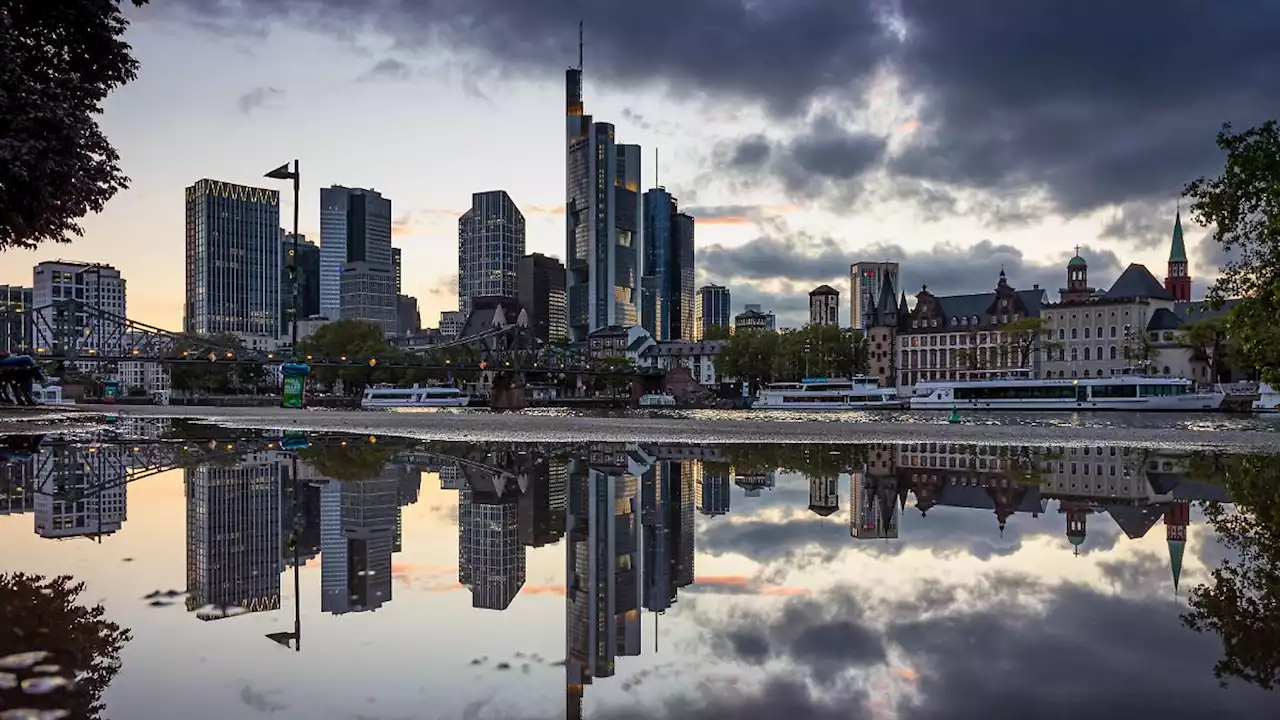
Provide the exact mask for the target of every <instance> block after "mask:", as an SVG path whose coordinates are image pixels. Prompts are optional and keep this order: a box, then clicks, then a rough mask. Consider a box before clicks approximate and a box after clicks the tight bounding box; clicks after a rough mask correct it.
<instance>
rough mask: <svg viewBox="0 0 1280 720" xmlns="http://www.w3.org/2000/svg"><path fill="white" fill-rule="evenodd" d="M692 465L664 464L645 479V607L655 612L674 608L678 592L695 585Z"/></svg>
mask: <svg viewBox="0 0 1280 720" xmlns="http://www.w3.org/2000/svg"><path fill="white" fill-rule="evenodd" d="M691 465H692V463H681V462H673V461H670V460H663V461H660V462H658V463H656V464H654V466H653V469H652V470H651V471H650V473H648V474H646V475H645V477H644V483H643V486H642V487H643V489H642V491H641V496H642V499H643V503H642V504H643V518H644V539H645V543H644V549H645V553H644V556H645V560H644V576H645V583H644V584H645V600H644V607H645V609H646V610H651V611H653V612H663V611H665V610H666V609H667V608H669V607H671V604H672V603H674V602H675V601H676V594H677V593H676V591H677V589H678V588H682V587H685V586H687V585H689V584H690V583H692V582H693V512H694V500H693V473H692V472H690V471H689V466H691ZM655 632H656V629H655Z"/></svg>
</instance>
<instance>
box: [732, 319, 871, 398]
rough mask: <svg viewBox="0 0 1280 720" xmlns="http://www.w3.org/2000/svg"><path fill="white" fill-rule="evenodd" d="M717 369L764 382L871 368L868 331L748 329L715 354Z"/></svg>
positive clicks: (814, 327)
mask: <svg viewBox="0 0 1280 720" xmlns="http://www.w3.org/2000/svg"><path fill="white" fill-rule="evenodd" d="M713 362H714V363H715V366H716V374H718V375H720V376H722V377H732V378H738V379H740V380H743V381H744V382H749V383H752V384H753V385H759V384H761V383H770V382H792V381H796V380H800V379H802V378H805V377H820V376H821V377H849V376H852V375H861V374H864V373H866V371H867V364H868V356H867V340H866V337H865V336H864V335H863V334H862V333H861V332H858V331H854V332H852V333H845V332H843V331H841V330H840V328H838V327H836V326H834V325H806V326H805V327H803V328H801V329H799V330H793V331H787V332H774V331H772V330H743V331H740V332H737V333H735V334H734V335H733V336H731V337H730V338H729V342H728V344H727V345H725V348H724V350H723V351H722V352H721V353H720V354H719V355H717V356H715V359H714V360H713Z"/></svg>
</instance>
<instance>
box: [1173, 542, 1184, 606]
mask: <svg viewBox="0 0 1280 720" xmlns="http://www.w3.org/2000/svg"><path fill="white" fill-rule="evenodd" d="M1186 549H1187V541H1186V540H1170V541H1169V570H1171V571H1172V572H1173V592H1174V594H1177V592H1178V581H1179V580H1180V579H1181V578H1182V553H1183V551H1184V550H1186Z"/></svg>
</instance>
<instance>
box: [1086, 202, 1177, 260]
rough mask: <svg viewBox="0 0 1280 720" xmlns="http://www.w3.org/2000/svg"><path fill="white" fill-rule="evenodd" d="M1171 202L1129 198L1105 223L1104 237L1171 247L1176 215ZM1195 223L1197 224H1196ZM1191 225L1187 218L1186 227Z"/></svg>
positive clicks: (1143, 245)
mask: <svg viewBox="0 0 1280 720" xmlns="http://www.w3.org/2000/svg"><path fill="white" fill-rule="evenodd" d="M1168 204H1169V203H1167V202H1160V201H1156V202H1142V201H1135V202H1128V203H1124V204H1123V205H1120V206H1119V207H1117V208H1116V209H1115V211H1114V212H1113V213H1112V215H1111V219H1110V220H1108V221H1107V223H1106V225H1103V226H1102V237H1103V238H1104V239H1107V240H1119V241H1120V242H1124V243H1129V244H1131V245H1135V246H1137V247H1140V248H1155V247H1160V246H1161V245H1163V246H1164V247H1166V248H1168V247H1169V245H1170V243H1172V242H1173V217H1172V216H1171V215H1170V214H1169V213H1168V210H1167V206H1168ZM1191 227H1195V226H1194V225H1192V226H1191ZM1186 229H1187V222H1186V218H1185V217H1184V218H1183V230H1184V231H1185V230H1186Z"/></svg>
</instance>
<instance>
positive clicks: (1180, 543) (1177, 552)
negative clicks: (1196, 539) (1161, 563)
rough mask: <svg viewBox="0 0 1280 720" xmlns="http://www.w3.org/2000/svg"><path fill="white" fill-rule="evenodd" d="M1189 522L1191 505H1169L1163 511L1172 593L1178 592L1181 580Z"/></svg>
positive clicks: (1183, 503) (1185, 503) (1181, 503)
mask: <svg viewBox="0 0 1280 720" xmlns="http://www.w3.org/2000/svg"><path fill="white" fill-rule="evenodd" d="M1190 522H1191V504H1190V503H1188V502H1186V501H1176V502H1172V503H1169V505H1168V506H1166V507H1165V510H1164V532H1165V540H1166V541H1167V542H1168V543H1169V571H1170V572H1171V573H1172V574H1173V591H1174V592H1175V593H1176V592H1178V581H1179V580H1181V579H1182V554H1183V552H1185V551H1186V549H1187V525H1188V524H1190Z"/></svg>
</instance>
